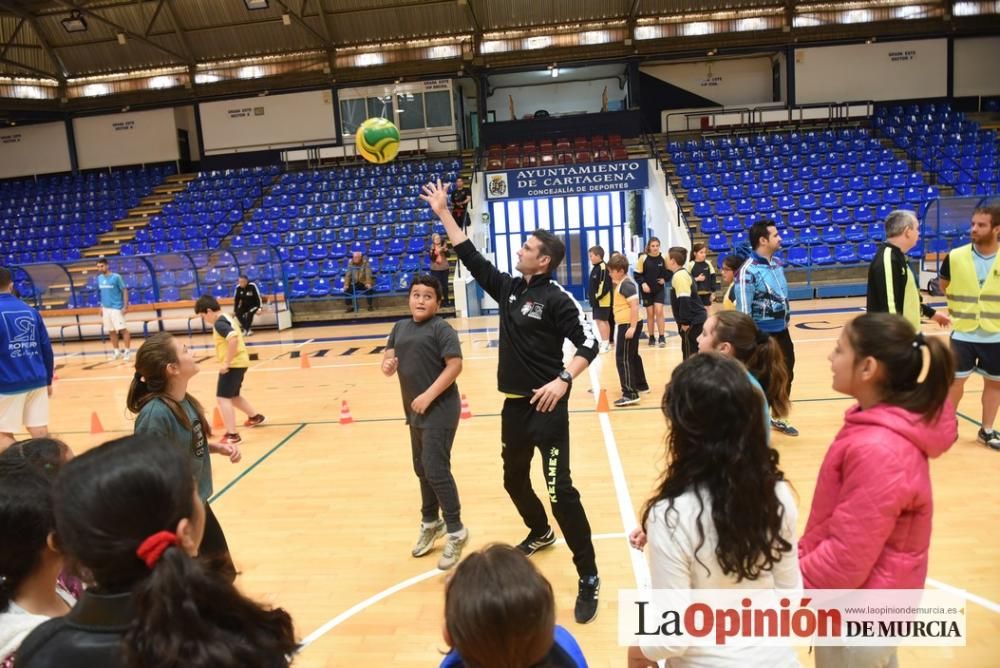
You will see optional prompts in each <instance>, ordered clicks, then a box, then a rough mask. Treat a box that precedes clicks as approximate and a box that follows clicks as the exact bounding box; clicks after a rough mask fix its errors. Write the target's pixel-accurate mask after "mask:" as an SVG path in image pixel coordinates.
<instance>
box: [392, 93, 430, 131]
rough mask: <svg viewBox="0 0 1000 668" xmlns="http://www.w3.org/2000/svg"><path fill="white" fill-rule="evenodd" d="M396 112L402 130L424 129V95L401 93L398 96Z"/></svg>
mask: <svg viewBox="0 0 1000 668" xmlns="http://www.w3.org/2000/svg"><path fill="white" fill-rule="evenodd" d="M396 110H397V111H398V112H399V113H398V118H399V129H400V130H423V129H424V94H423V93H400V94H398V95H396Z"/></svg>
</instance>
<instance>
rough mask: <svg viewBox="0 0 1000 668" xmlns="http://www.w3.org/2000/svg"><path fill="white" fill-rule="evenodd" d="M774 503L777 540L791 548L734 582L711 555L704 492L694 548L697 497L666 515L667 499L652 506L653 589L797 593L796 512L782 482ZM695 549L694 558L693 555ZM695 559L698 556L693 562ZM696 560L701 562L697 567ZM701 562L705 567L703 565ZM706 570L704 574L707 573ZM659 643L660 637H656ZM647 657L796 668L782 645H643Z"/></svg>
mask: <svg viewBox="0 0 1000 668" xmlns="http://www.w3.org/2000/svg"><path fill="white" fill-rule="evenodd" d="M775 490H776V492H777V494H778V500H779V501H780V502H781V505H782V506H784V509H785V512H784V521H783V523H782V529H781V536H782V538H784V539H785V540H786V541H788V542H789V543H790V544H791V546H792V549H791V550H790V551H788V552H785V553H783V556H782V558H781V560H780V561H778V562H777V563H776V564H774V566H773V568H772V569H771V570H770V571H763V572H762V573H761V574H760V575H759V576H758V577H757V579H756V580H743V581H741V582H737V580H736V576H735V575H724V574H723V572H722V567H721V566H720V565H719V562H718V560H717V559H716V557H715V548H716V546H717V545H718V542H719V537H718V534H717V533H716V531H715V523H714V522H713V521H712V504H711V499H709V498H708V495H707V493H705V492H702V498H703V500H704V506H705V507H704V510H702V511H701V526H702V531H703V532H704V535H705V542H704V544H703V545H702V546H701V547H700V548H698V542H699V535H698V509H699V503H698V496H697V494H696V493H695V491H694V490H689V491H687V492H685V493H684V494H682V495H680V496H679V497H677V498H676V499H674V507H673V509H672V510H671V511H670V512H669V513H667V507H668V505H669V502H668V501H660V502H658V503H657V504H656V505H654V506H653V508H652V510H651V511H650V513H649V517H648V519H647V521H646V538H647V546H646V554H647V555H648V559H649V569H650V575H651V578H652V585H653V589H733V588H736V589H782V590H791V591H796V592H801V590H802V575H801V573H799V558H798V546H797V542H798V538H797V536H796V533H795V526H796V520H797V518H798V510H797V509H796V506H795V498H794V496H793V495H792V490H791V487H790V486H789V485H788V483H786V482H780V483H778V485H777V486H776V488H775ZM696 548H698V549H697V554H696ZM696 557H697V558H696ZM699 561H700V562H701V563H699ZM702 564H704V565H702ZM706 567H707V568H708V570H706ZM656 638H657V639H660V640H662V639H663V636H656ZM641 647H642V652H643V654H645V655H646V657H647V658H649V659H651V660H654V661H657V660H660V659H671V661H670V663H669V666H671V668H682V667H683V668H723V667H728V666H732V667H733V668H737V667H739V668H743V667H744V666H766V667H767V668H786V667H788V668H791V667H793V666H795V667H798V666H800V665H801V664H800V663H799V660H798V657H797V655H796V653H795V649H794V648H793V647H791V646H790V645H789V646H783V647H733V646H721V647H682V646H676V645H669V644H666V645H664V644H645V643H643V644H642V645H641Z"/></svg>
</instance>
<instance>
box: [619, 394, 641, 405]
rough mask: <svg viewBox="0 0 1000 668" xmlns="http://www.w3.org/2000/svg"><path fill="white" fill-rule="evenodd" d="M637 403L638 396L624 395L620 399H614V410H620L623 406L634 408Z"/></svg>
mask: <svg viewBox="0 0 1000 668" xmlns="http://www.w3.org/2000/svg"><path fill="white" fill-rule="evenodd" d="M637 403H639V395H638V394H637V395H635V396H634V397H633V396H631V395H628V394H626V395H624V396H623V397H622V398H621V399H615V408H621V407H623V406H634V405H635V404H637Z"/></svg>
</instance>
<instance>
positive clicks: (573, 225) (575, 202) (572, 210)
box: [566, 197, 580, 230]
mask: <svg viewBox="0 0 1000 668" xmlns="http://www.w3.org/2000/svg"><path fill="white" fill-rule="evenodd" d="M566 224H567V226H568V227H569V229H571V230H578V229H580V198H579V197H567V198H566Z"/></svg>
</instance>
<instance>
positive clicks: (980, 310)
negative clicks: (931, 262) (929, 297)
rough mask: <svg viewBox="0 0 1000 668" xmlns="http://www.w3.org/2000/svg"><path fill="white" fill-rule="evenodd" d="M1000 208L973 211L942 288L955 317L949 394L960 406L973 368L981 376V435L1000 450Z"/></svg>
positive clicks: (948, 261)
mask: <svg viewBox="0 0 1000 668" xmlns="http://www.w3.org/2000/svg"><path fill="white" fill-rule="evenodd" d="M998 233H1000V206H986V207H977V208H976V210H975V211H973V212H972V225H971V228H970V230H969V235H970V236H971V237H972V243H971V244H966V245H964V246H959V247H958V248H953V249H951V252H950V253H949V254H948V257H946V258H945V260H944V262H942V263H941V271H940V274H941V287H942V288H944V292H945V295H947V297H948V312H949V313H950V314H951V317H952V319H953V320H954V323H955V325H954V327H955V331H954V332H952V335H951V351H952V353H953V354H954V355H955V382H954V383H952V385H951V393H950V395H949V398H950V399H951V402H952V405H954V406H956V407H957V406H958V402H959V401H960V400H961V399H962V392H963V390H964V388H965V381H966V380H968V378H969V376H971V375H972V374H973V372H975V373H978V374H979V375H981V376H982V377H983V399H982V401H983V414H982V420H981V423H982V426H981V428H980V429H979V434H978V439H979V442H980V443H984V444H986V445H987V446H988V447H990V448H992V449H994V450H1000V434H998V433H997V432H996V431H994V430H993V421H994V420H995V419H996V416H997V408H1000V264H998V263H997V259H998V258H997V250H998V249H1000V243H998V242H997V234H998Z"/></svg>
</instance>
